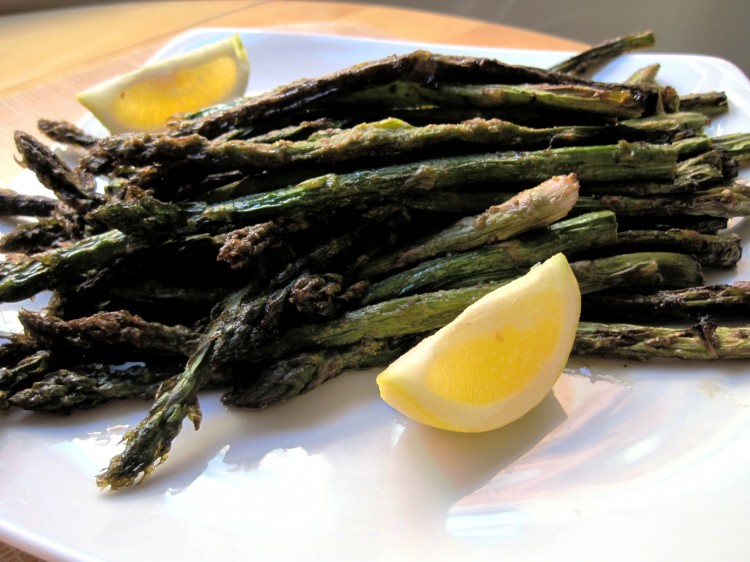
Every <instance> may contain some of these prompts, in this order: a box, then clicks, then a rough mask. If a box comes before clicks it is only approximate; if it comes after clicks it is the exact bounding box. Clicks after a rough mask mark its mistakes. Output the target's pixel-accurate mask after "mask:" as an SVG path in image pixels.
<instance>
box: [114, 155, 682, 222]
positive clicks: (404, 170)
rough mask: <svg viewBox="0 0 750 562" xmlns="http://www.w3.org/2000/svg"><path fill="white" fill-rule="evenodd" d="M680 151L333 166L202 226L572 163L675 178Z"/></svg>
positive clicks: (593, 175) (593, 173) (533, 175)
mask: <svg viewBox="0 0 750 562" xmlns="http://www.w3.org/2000/svg"><path fill="white" fill-rule="evenodd" d="M675 159H676V154H675V152H674V150H673V149H671V148H670V147H667V146H662V145H646V144H628V143H621V144H619V145H616V146H615V145H605V146H590V147H570V148H557V149H551V150H546V151H531V152H521V153H518V152H514V153H498V154H483V155H471V156H456V157H445V158H438V159H433V160H425V161H420V162H414V163H409V164H400V165H394V166H388V167H385V168H376V169H372V170H363V171H359V172H355V173H349V174H328V175H325V176H321V177H318V178H314V179H310V180H307V181H304V182H302V183H300V184H298V185H296V186H292V187H289V188H286V189H280V190H277V191H275V192H272V193H261V194H257V195H252V196H248V197H245V198H242V199H239V200H235V201H230V202H227V203H217V204H214V205H210V206H208V207H207V208H206V209H205V210H204V211H203V212H202V213H201V214H200V215H199V216H198V217H197V218H196V219H195V221H196V223H197V224H198V225H199V227H200V228H207V227H210V226H212V225H215V224H222V223H224V224H226V223H228V224H243V223H244V224H247V223H252V222H258V220H259V219H261V217H264V216H267V215H268V214H277V213H279V212H281V210H294V209H301V208H305V209H306V210H307V211H308V212H314V210H315V209H317V208H320V207H322V206H328V205H330V204H331V203H332V202H333V201H336V202H337V203H338V204H347V203H352V202H355V201H361V200H362V198H363V197H380V198H382V197H389V196H390V197H398V196H402V195H405V194H408V193H414V192H419V191H422V190H431V191H439V190H446V189H450V188H453V187H460V186H465V185H471V184H476V183H480V182H485V183H486V182H514V183H516V184H519V183H520V184H523V183H534V182H536V183H539V182H542V181H545V180H547V179H549V178H550V177H552V176H555V175H561V174H567V173H570V172H571V170H572V171H575V173H576V175H577V177H578V179H579V181H620V180H625V179H627V180H638V179H643V180H649V179H672V177H673V173H674V166H675ZM485 208H486V207H485ZM112 226H117V227H119V228H122V227H124V226H125V225H112Z"/></svg>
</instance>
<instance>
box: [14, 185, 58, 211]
mask: <svg viewBox="0 0 750 562" xmlns="http://www.w3.org/2000/svg"><path fill="white" fill-rule="evenodd" d="M56 208H57V201H55V200H54V199H52V198H51V197H44V196H39V195H22V194H20V193H16V192H15V191H13V190H12V189H3V188H0V217H14V216H26V217H48V216H50V215H51V214H52V213H53V212H54V211H55V209H56Z"/></svg>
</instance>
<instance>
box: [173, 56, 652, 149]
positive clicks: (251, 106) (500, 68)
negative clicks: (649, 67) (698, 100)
mask: <svg viewBox="0 0 750 562" xmlns="http://www.w3.org/2000/svg"><path fill="white" fill-rule="evenodd" d="M396 80H409V81H414V82H422V83H425V84H447V83H449V82H454V83H465V84H468V83H485V84H510V85H517V84H544V83H549V84H586V83H590V82H586V81H583V80H580V79H576V78H574V77H571V76H567V75H565V74H561V73H555V72H546V71H543V70H541V69H537V68H530V67H524V66H512V65H507V64H503V63H501V62H499V61H497V60H494V59H486V58H477V57H465V56H446V55H437V54H433V53H428V52H426V51H415V52H413V53H411V54H407V55H400V56H391V57H386V58H384V59H379V60H375V61H370V62H366V63H362V64H358V65H354V66H351V67H348V68H346V69H343V70H340V71H337V72H334V73H331V74H328V75H325V76H321V77H319V78H316V79H312V80H301V81H298V82H295V83H292V84H290V85H288V86H284V87H281V88H277V89H274V90H272V91H270V92H268V93H266V94H262V95H260V96H256V97H252V98H247V99H245V100H242V101H241V102H238V103H236V104H231V105H228V106H223V107H214V108H209V109H208V110H205V111H203V112H201V113H198V114H196V115H194V116H192V117H191V118H188V119H181V120H178V121H175V122H173V123H171V127H172V129H173V131H174V133H175V134H178V135H184V134H190V133H198V134H200V135H202V136H205V137H208V138H213V137H216V136H218V135H220V134H222V133H225V132H227V131H229V130H231V129H236V128H243V127H246V126H248V125H249V124H254V125H257V126H258V129H259V130H258V131H257V132H258V133H260V132H262V125H263V122H264V121H266V122H269V121H275V122H276V124H275V125H266V126H267V128H278V122H279V121H281V120H284V119H286V118H289V117H290V116H293V115H294V114H295V113H298V112H299V111H300V110H302V109H303V108H306V107H309V106H310V105H311V104H313V103H315V104H320V103H323V102H325V103H327V104H331V103H332V102H334V100H335V99H337V98H341V97H343V96H345V95H347V94H351V93H352V92H355V91H358V90H360V89H362V88H363V87H371V86H373V85H377V84H388V83H391V82H394V81H396ZM633 91H634V92H636V94H635V95H636V97H638V98H639V99H643V101H644V106H645V107H646V108H647V110H648V108H650V107H651V106H654V107H655V103H656V93H655V92H654V91H652V90H650V89H643V88H640V89H636V88H634V90H633Z"/></svg>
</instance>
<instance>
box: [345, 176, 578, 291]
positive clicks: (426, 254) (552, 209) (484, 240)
mask: <svg viewBox="0 0 750 562" xmlns="http://www.w3.org/2000/svg"><path fill="white" fill-rule="evenodd" d="M577 197H578V181H577V180H576V177H575V174H570V175H567V176H555V177H553V178H551V179H549V180H547V181H545V182H543V183H541V184H539V185H538V186H537V187H535V188H533V189H529V190H525V191H522V192H521V193H519V194H518V195H516V196H513V197H511V198H510V199H508V200H507V201H505V202H504V203H501V204H499V205H493V206H492V207H490V208H489V209H487V210H486V211H484V212H483V213H481V214H480V215H476V216H470V217H464V218H463V219H461V220H459V221H458V222H456V223H454V224H453V225H451V226H449V227H448V228H446V229H444V230H441V231H439V232H437V233H435V234H434V235H432V236H430V237H428V238H426V239H422V240H420V241H418V242H416V243H415V244H412V245H411V246H410V247H409V248H407V249H405V250H401V251H399V252H396V253H395V254H392V255H390V256H384V257H382V258H380V259H376V260H374V261H372V262H370V263H368V264H367V265H366V266H365V267H364V268H363V269H361V270H360V272H359V273H360V274H361V275H362V276H364V277H373V276H376V275H381V274H383V273H387V272H389V271H393V270H396V269H401V268H403V267H406V266H407V265H411V264H413V263H416V262H419V261H423V260H425V259H428V258H433V257H435V256H438V255H442V254H446V253H448V252H460V251H466V250H470V249H473V248H476V247H478V246H482V245H484V244H488V243H492V242H499V241H501V240H507V239H508V238H512V237H513V236H516V235H518V234H521V233H523V232H526V231H528V230H532V229H534V228H539V227H543V226H547V225H549V224H552V223H553V222H556V221H558V220H560V219H562V218H563V217H565V215H567V214H568V212H569V211H570V209H571V208H572V207H573V204H574V203H575V201H576V199H577Z"/></svg>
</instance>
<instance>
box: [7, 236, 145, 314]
mask: <svg viewBox="0 0 750 562" xmlns="http://www.w3.org/2000/svg"><path fill="white" fill-rule="evenodd" d="M151 243H152V242H151V241H149V240H148V239H146V238H137V237H133V236H128V235H127V234H123V233H122V232H119V231H117V230H111V231H108V232H105V233H103V234H97V235H94V236H90V237H88V238H85V239H83V240H81V241H79V242H75V243H73V244H70V245H69V246H66V247H62V248H58V249H53V250H49V251H46V252H42V253H39V254H34V255H32V256H29V257H28V258H27V259H25V260H23V261H21V262H19V263H17V264H14V265H13V266H12V267H11V268H10V269H9V270H8V271H7V272H6V274H5V275H4V276H3V277H2V278H1V279H0V301H2V302H14V301H20V300H23V299H26V298H29V297H32V296H34V295H35V294H36V293H38V292H40V291H43V290H46V289H52V288H55V287H59V286H63V285H66V284H68V283H70V282H73V281H75V279H76V277H77V276H79V275H81V274H83V273H85V272H87V271H90V270H92V269H96V268H99V267H102V266H104V265H106V264H108V263H110V262H111V261H112V260H114V259H115V258H117V257H119V256H124V255H128V254H133V253H134V252H137V251H139V250H143V249H145V248H147V247H149V246H150V245H151Z"/></svg>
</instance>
